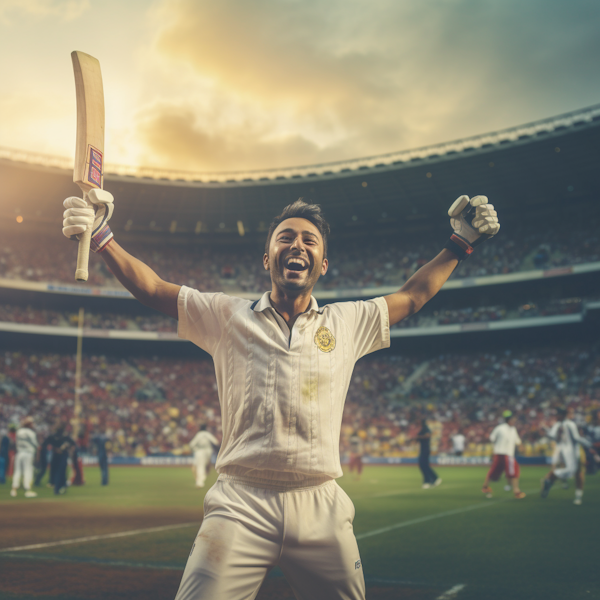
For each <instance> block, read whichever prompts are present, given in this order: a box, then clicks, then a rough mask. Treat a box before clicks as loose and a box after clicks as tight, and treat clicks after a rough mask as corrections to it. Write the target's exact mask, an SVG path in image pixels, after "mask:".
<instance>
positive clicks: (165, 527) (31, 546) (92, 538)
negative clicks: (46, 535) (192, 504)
mask: <svg viewBox="0 0 600 600" xmlns="http://www.w3.org/2000/svg"><path fill="white" fill-rule="evenodd" d="M192 526H194V527H199V523H198V522H193V523H179V525H162V526H160V527H148V528H147V529H132V530H130V531H119V532H116V533H105V534H102V535H88V536H86V537H80V538H72V539H69V540H59V541H56V542H45V543H43V544H29V545H28V546H14V547H12V548H0V554H1V553H3V552H21V550H38V549H39V548H52V547H53V546H67V545H69V544H81V543H83V542H93V541H96V540H110V539H114V538H122V537H129V536H131V535H139V534H142V533H156V532H159V531H171V530H172V529H183V528H184V527H192Z"/></svg>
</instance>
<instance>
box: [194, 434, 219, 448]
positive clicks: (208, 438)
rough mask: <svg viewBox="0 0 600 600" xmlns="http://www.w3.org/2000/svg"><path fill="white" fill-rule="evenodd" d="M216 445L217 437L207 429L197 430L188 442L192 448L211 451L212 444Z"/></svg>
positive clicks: (217, 442) (217, 443)
mask: <svg viewBox="0 0 600 600" xmlns="http://www.w3.org/2000/svg"><path fill="white" fill-rule="evenodd" d="M218 445H219V441H218V440H217V438H216V437H215V436H214V435H213V434H212V433H209V432H208V431H199V432H198V433H197V434H196V435H195V436H194V438H193V439H192V441H191V442H190V448H191V449H192V450H210V451H211V452H212V449H213V446H218Z"/></svg>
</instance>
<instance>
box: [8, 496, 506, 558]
mask: <svg viewBox="0 0 600 600" xmlns="http://www.w3.org/2000/svg"><path fill="white" fill-rule="evenodd" d="M508 500H512V497H510V498H504V499H503V500H496V501H491V502H490V501H487V502H479V503H478V504H471V505H469V506H464V507H462V508H456V509H454V510H446V511H444V512H440V513H435V514H433V515H426V516H424V517H419V518H417V519H410V520H408V521H402V522H401V523H395V524H394V525H389V526H388V527H382V528H380V529H373V530H372V531H366V532H364V533H359V534H358V535H357V536H356V539H357V540H363V539H365V538H368V537H372V536H375V535H381V534H383V533H388V532H389V531H394V530H396V529H402V528H404V527H410V526H411V525H418V524H419V523H426V522H427V521H433V520H434V519H441V518H443V517H450V516H452V515H458V514H461V513H466V512H469V511H472V510H477V509H479V508H485V507H487V506H495V505H497V504H500V503H502V502H507V501H508ZM198 526H199V523H197V522H191V523H179V524H178V525H161V526H160V527H148V528H146V529H132V530H130V531H119V532H116V533H106V534H102V535H88V536H85V537H80V538H71V539H68V540H58V541H55V542H44V543H42V544H29V545H27V546H13V547H11V548H0V554H2V553H5V552H21V551H22V550H39V549H40V548H52V547H56V546H67V545H70V544H81V543H85V542H94V541H96V540H110V539H115V538H122V537H129V536H132V535H140V534H143V533H157V532H160V531H171V530H174V529H183V528H185V527H198Z"/></svg>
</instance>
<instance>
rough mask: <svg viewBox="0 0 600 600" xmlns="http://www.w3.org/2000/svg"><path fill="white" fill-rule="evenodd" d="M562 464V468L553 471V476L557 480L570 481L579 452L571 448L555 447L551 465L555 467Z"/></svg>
mask: <svg viewBox="0 0 600 600" xmlns="http://www.w3.org/2000/svg"><path fill="white" fill-rule="evenodd" d="M561 463H562V464H563V465H564V467H558V468H555V469H554V474H555V475H556V476H557V477H558V478H559V479H564V480H566V479H570V478H571V477H575V473H577V467H578V463H579V452H576V451H575V448H573V447H572V446H556V448H555V449H554V454H553V456H552V465H554V466H556V465H559V464H561Z"/></svg>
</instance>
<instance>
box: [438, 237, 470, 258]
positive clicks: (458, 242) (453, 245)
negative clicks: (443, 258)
mask: <svg viewBox="0 0 600 600" xmlns="http://www.w3.org/2000/svg"><path fill="white" fill-rule="evenodd" d="M444 248H446V249H447V250H450V252H452V253H453V254H456V256H457V257H458V260H459V261H461V260H465V258H467V257H468V256H469V255H470V254H471V253H472V252H473V246H471V244H469V242H467V240H465V238H463V237H461V236H460V235H457V234H456V233H453V234H452V235H451V236H450V239H449V240H448V241H447V242H446V245H445V246H444Z"/></svg>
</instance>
